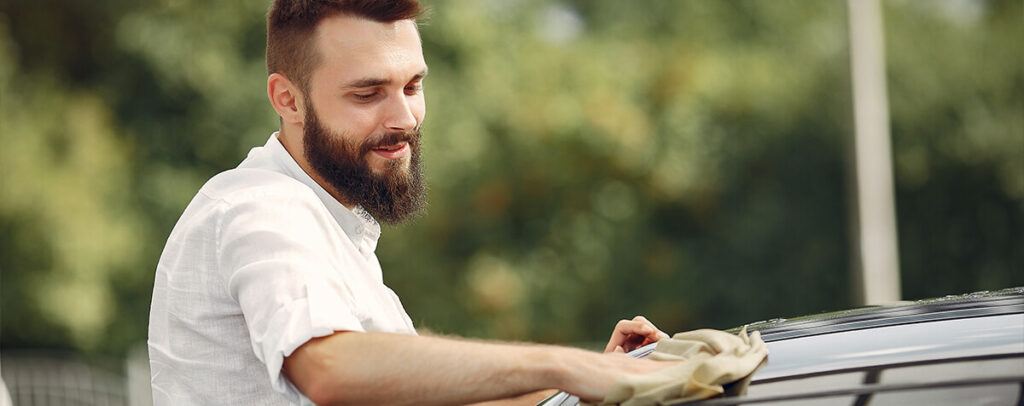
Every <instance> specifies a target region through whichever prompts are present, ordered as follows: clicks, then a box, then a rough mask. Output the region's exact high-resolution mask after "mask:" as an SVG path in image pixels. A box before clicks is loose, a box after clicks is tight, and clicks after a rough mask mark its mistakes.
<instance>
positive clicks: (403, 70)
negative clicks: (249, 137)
mask: <svg viewBox="0 0 1024 406" xmlns="http://www.w3.org/2000/svg"><path fill="white" fill-rule="evenodd" d="M418 13H419V5H418V4H417V2H416V1H415V0H405V1H387V2H385V1H371V0H362V1H355V0H349V1H346V0H319V1H318V0H304V1H299V0H291V1H289V0H277V1H275V3H274V5H273V7H272V9H271V12H270V14H269V16H268V40H267V66H268V71H269V73H270V75H269V78H268V80H267V93H268V96H269V98H270V102H271V104H272V105H273V107H274V109H275V110H276V111H277V114H278V115H279V116H280V118H281V129H280V131H279V132H277V133H274V134H273V135H271V137H270V139H269V140H268V141H267V143H266V145H264V146H263V147H261V148H254V149H253V150H252V151H251V152H250V153H249V156H248V157H247V158H246V159H245V160H244V161H243V162H242V163H241V164H240V165H239V166H238V168H236V169H233V170H229V171H226V172H224V173H221V174H219V175H217V176H215V177H214V178H212V179H211V180H210V181H209V182H207V184H206V185H204V186H203V187H202V189H201V190H200V191H199V193H198V194H197V195H196V197H195V198H194V199H193V200H192V202H191V203H190V204H189V206H188V207H187V208H186V209H185V212H184V213H183V214H182V217H181V219H180V220H179V221H178V224H177V225H176V226H175V228H174V230H173V231H172V232H171V235H170V237H169V238H168V242H167V246H166V247H165V249H164V252H163V254H162V255H161V258H160V263H159V265H158V266H157V274H156V281H155V287H154V291H153V305H152V309H151V314H150V331H149V351H150V364H151V368H152V381H153V397H154V401H155V403H156V404H157V405H191V404H203V405H231V404H236V405H278V404H309V403H310V402H315V403H316V404H342V403H378V404H464V403H470V402H478V401H487V400H497V399H505V400H507V401H512V402H514V401H521V402H525V403H533V402H536V401H537V400H539V399H538V398H539V397H542V396H544V395H545V393H544V392H538V391H541V390H545V389H563V390H566V391H569V392H571V393H574V394H577V395H580V396H581V397H583V398H584V399H591V400H600V399H602V398H603V397H604V392H605V390H606V389H607V387H608V386H610V385H611V383H612V382H614V381H615V380H616V379H617V378H618V377H620V376H621V375H622V374H624V373H645V372H650V371H654V370H657V369H660V368H663V367H665V366H666V364H664V363H658V362H654V361H647V360H636V359H632V358H630V357H627V356H625V355H622V354H615V353H616V352H618V353H621V352H623V351H627V350H630V349H632V348H635V347H637V346H639V345H642V344H645V343H648V342H652V341H657V340H658V339H659V338H662V337H665V334H664V333H662V332H660V331H658V329H657V328H655V327H654V326H653V325H652V324H651V323H650V322H648V321H647V320H646V319H643V318H642V317H637V318H635V319H633V320H628V321H626V320H624V321H622V322H620V323H619V324H618V325H617V326H616V328H615V331H614V332H613V334H612V338H611V340H609V343H608V346H607V349H606V352H611V353H612V354H597V353H592V352H588V351H583V350H578V349H572V348H566V347H555V346H544V345H525V344H498V343H487V342H476V341H465V340H455V339H449V338H440V337H423V336H418V335H416V331H415V329H414V328H413V325H412V322H411V321H410V319H409V317H408V315H406V312H405V310H404V309H403V308H402V305H401V302H400V301H399V300H398V297H397V296H396V295H395V294H394V293H393V292H392V291H391V290H390V289H389V288H388V287H387V286H385V285H384V284H383V279H382V276H381V269H380V265H379V263H378V261H377V258H376V256H375V255H374V248H375V246H376V242H377V238H378V236H379V235H380V227H379V226H378V224H377V222H376V221H375V219H376V220H380V221H384V222H388V223H397V222H400V221H402V220H405V219H408V218H409V217H411V216H413V215H414V214H415V213H416V211H417V210H418V209H419V208H421V207H422V205H423V204H424V203H423V202H424V197H423V196H424V192H423V185H422V180H421V179H422V176H421V172H420V159H419V153H420V124H421V123H422V122H423V118H424V115H425V104H424V99H423V88H422V82H423V80H424V77H425V76H426V75H427V65H426V63H425V61H424V59H423V52H422V48H421V45H420V38H419V33H418V31H417V28H416V25H415V21H414V19H415V18H416V17H417V15H418ZM517 397H518V398H517Z"/></svg>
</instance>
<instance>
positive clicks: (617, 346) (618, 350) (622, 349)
mask: <svg viewBox="0 0 1024 406" xmlns="http://www.w3.org/2000/svg"><path fill="white" fill-rule="evenodd" d="M615 352H618V353H622V354H625V353H626V349H625V348H622V346H621V345H616V346H615Z"/></svg>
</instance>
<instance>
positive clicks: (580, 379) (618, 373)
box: [563, 352, 677, 402]
mask: <svg viewBox="0 0 1024 406" xmlns="http://www.w3.org/2000/svg"><path fill="white" fill-rule="evenodd" d="M590 354H593V356H591V357H587V358H586V360H585V361H584V362H582V363H579V364H574V365H573V367H572V368H570V371H571V374H572V380H571V381H570V382H569V383H567V384H566V385H564V386H563V390H565V391H566V392H569V393H571V394H573V395H576V396H578V397H579V398H580V399H581V400H583V401H586V402H600V401H601V400H603V399H604V397H605V396H606V395H607V393H608V389H610V388H611V387H612V385H613V384H614V383H615V382H616V381H618V380H619V379H621V378H622V377H624V376H625V375H633V374H636V375H644V374H649V373H651V372H654V371H657V370H659V369H662V368H667V367H670V366H673V365H675V364H677V362H667V361H652V360H649V359H643V358H633V357H630V356H627V355H625V354H620V353H616V352H612V353H606V354H597V353H590Z"/></svg>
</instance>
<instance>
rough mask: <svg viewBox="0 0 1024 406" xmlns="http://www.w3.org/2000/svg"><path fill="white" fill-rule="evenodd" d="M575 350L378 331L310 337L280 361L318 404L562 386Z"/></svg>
mask: <svg viewBox="0 0 1024 406" xmlns="http://www.w3.org/2000/svg"><path fill="white" fill-rule="evenodd" d="M589 356H599V355H598V354H594V353H589V352H586V351H582V350H576V349H570V348H564V347H554V346H543V345H519V344H496V343H484V342H476V341H463V340H452V339H446V338H441V337H417V336H405V335H397V334H385V333H337V334H334V335H331V336H328V337H325V338H319V339H314V340H310V341H309V342H307V343H306V344H305V345H303V346H302V347H300V348H299V350H297V351H296V352H295V353H293V354H292V355H291V356H290V357H288V359H286V361H285V372H286V373H287V374H288V377H289V378H290V379H291V380H292V382H293V383H294V384H295V385H296V386H297V387H298V388H299V390H301V391H303V393H305V394H306V396H308V397H310V399H312V400H313V401H314V402H316V403H317V404H350V403H368V402H372V403H385V404H406V403H408V404H463V403H471V402H477V401H485V400H493V399H501V398H507V397H513V396H518V395H522V394H526V393H530V392H535V391H538V390H541V389H547V388H564V387H565V386H566V382H564V381H565V380H566V377H567V376H568V373H569V372H570V370H571V369H572V368H573V365H571V364H573V363H577V362H579V361H580V359H581V358H586V357H589Z"/></svg>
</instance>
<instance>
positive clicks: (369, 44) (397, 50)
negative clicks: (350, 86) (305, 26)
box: [313, 15, 426, 81]
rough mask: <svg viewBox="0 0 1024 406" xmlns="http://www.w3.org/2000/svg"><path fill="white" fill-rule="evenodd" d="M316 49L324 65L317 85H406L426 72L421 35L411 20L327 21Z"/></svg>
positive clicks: (320, 27) (319, 32)
mask: <svg viewBox="0 0 1024 406" xmlns="http://www.w3.org/2000/svg"><path fill="white" fill-rule="evenodd" d="M316 46H317V51H318V52H319V53H320V62H321V63H320V65H319V66H318V67H317V69H316V71H314V73H313V76H314V81H315V80H317V79H318V76H319V77H320V78H319V79H321V80H323V79H327V80H352V79H357V78H365V77H372V78H381V79H393V80H401V81H405V80H408V79H409V78H411V77H412V76H413V75H415V74H417V73H419V72H422V71H423V70H424V69H426V62H424V60H423V47H422V46H421V44H420V36H419V32H418V31H417V29H416V24H415V23H414V22H413V21H411V20H400V21H395V22H388V23H380V22H376V21H373V20H368V19H365V18H360V17H352V16H348V15H336V16H332V17H328V18H326V19H324V20H323V21H321V22H320V24H319V25H318V26H317V31H316ZM405 76H409V77H405Z"/></svg>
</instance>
